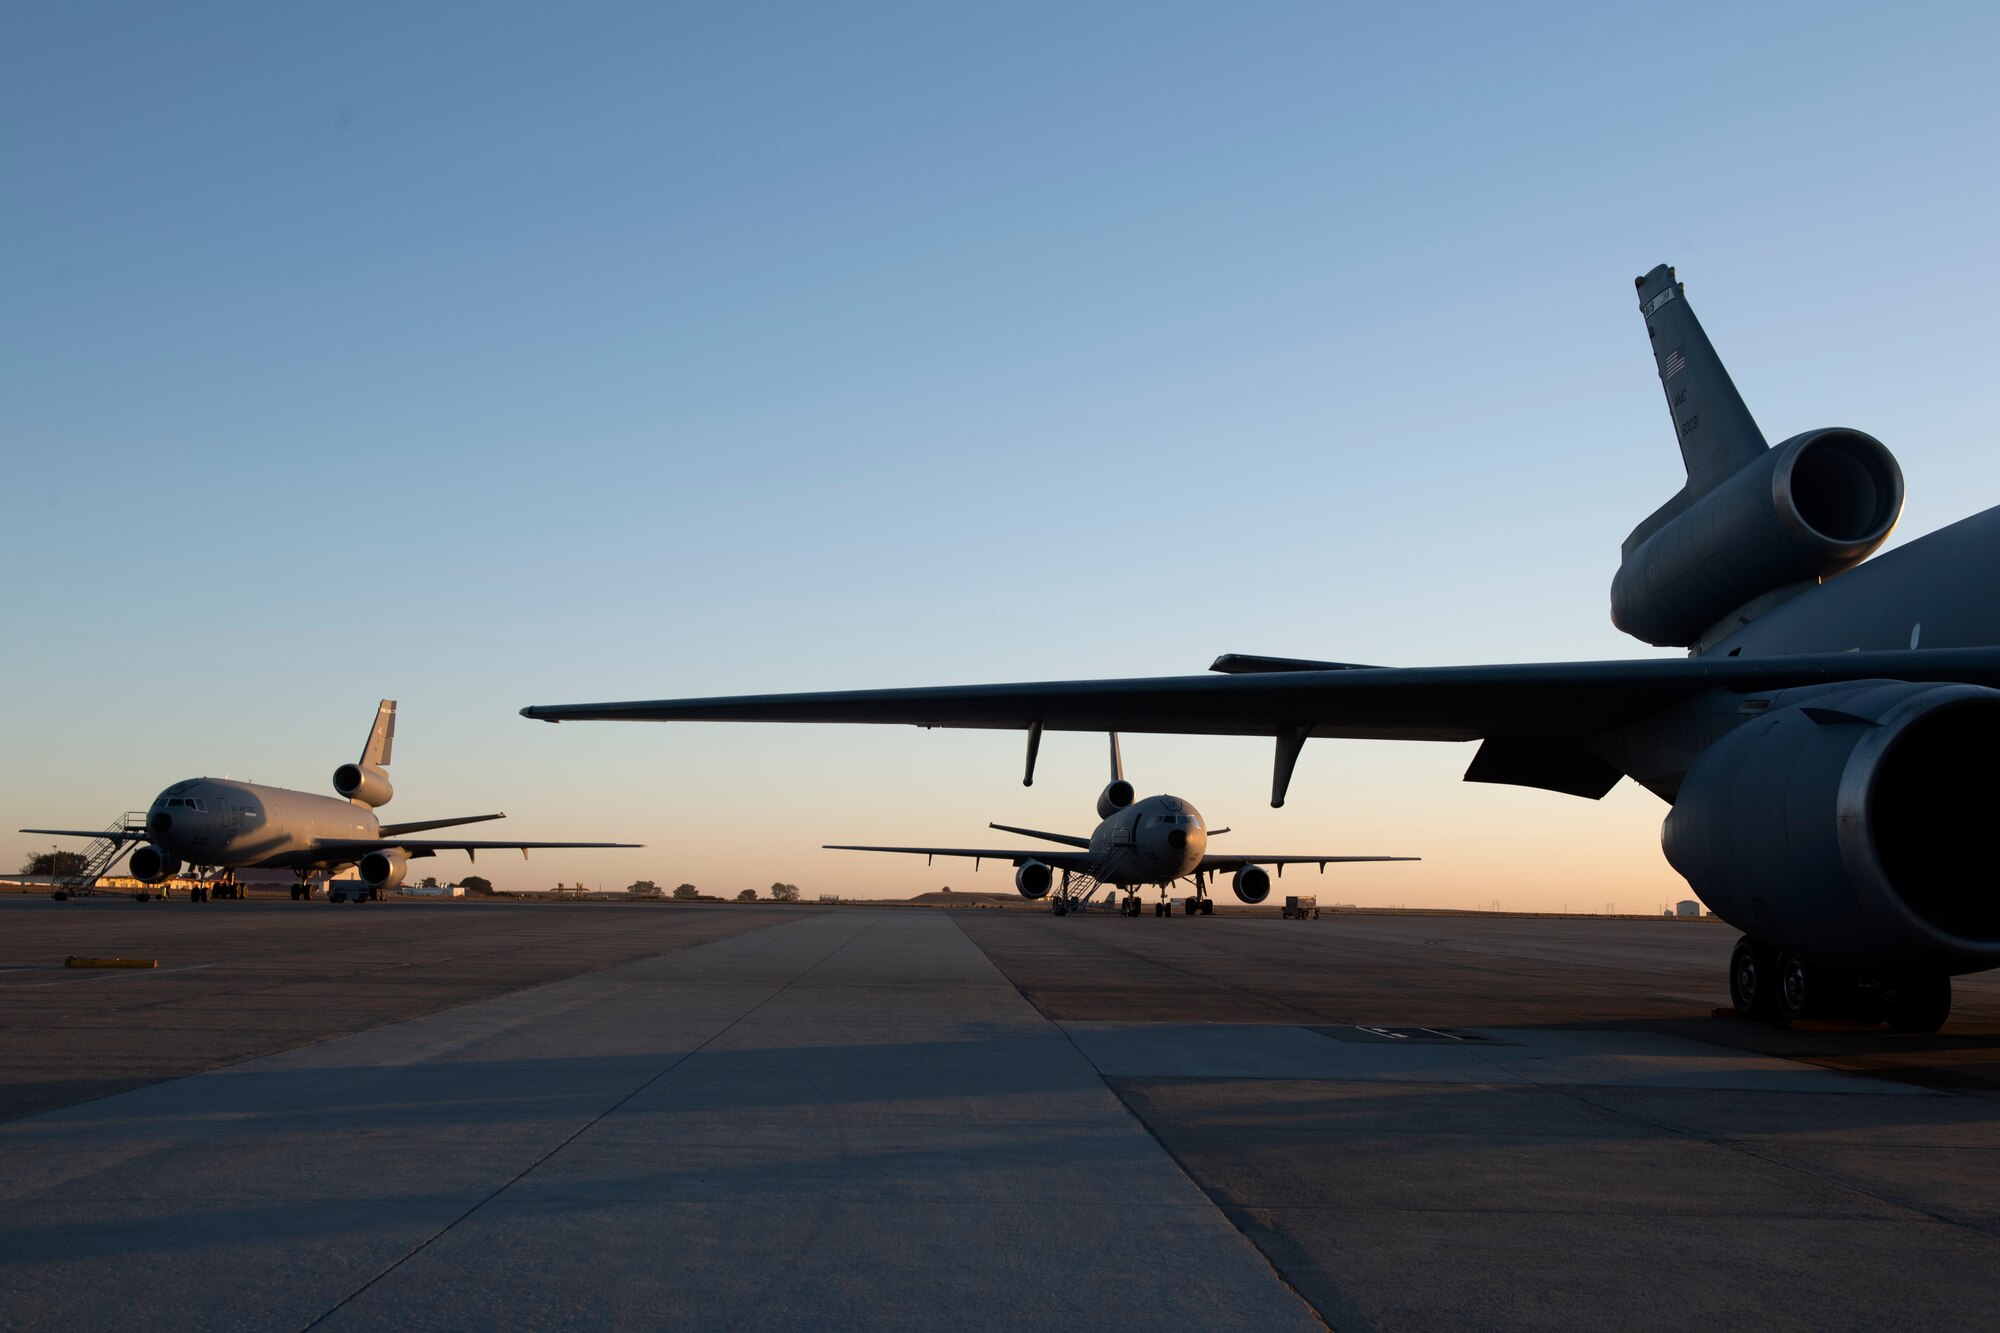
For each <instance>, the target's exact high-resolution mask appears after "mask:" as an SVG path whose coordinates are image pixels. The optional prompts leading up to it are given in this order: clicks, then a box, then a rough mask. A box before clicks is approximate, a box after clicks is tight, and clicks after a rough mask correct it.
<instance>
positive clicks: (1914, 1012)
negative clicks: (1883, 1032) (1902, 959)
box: [1886, 973, 1951, 1032]
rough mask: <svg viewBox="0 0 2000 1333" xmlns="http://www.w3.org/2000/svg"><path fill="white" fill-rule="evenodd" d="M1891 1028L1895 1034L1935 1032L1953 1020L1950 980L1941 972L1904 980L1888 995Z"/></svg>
mask: <svg viewBox="0 0 2000 1333" xmlns="http://www.w3.org/2000/svg"><path fill="white" fill-rule="evenodd" d="M1886 1007H1887V1009H1888V1018H1889V1027H1890V1028H1891V1029H1892V1030H1894V1031H1896V1032H1936V1031H1937V1030H1938V1029H1939V1028H1941V1027H1943V1026H1944V1021H1945V1020H1946V1019H1947V1018H1950V1017H1951V978H1950V977H1948V976H1945V975H1943V974H1942V973H1940V974H1938V975H1935V976H1928V977H1904V978H1902V979H1901V980H1899V981H1897V982H1896V983H1895V986H1894V988H1893V989H1892V990H1891V991H1890V993H1889V1003H1888V1005H1887V1006H1886Z"/></svg>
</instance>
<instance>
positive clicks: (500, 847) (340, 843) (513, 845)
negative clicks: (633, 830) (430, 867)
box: [313, 838, 645, 858]
mask: <svg viewBox="0 0 2000 1333" xmlns="http://www.w3.org/2000/svg"><path fill="white" fill-rule="evenodd" d="M643 846H645V844H644V843H641V842H483V841H479V840H468V839H465V838H441V839H436V840H431V839H426V838H316V839H314V841H313V850H315V851H321V852H330V853H336V854H339V855H343V856H352V857H356V858H359V857H363V856H366V855H368V853H370V852H387V851H400V852H403V853H404V854H406V855H409V856H436V855H437V854H438V853H439V852H464V853H465V854H466V856H467V857H473V856H474V854H475V853H478V852H492V851H501V852H519V853H520V854H521V855H522V856H524V857H525V856H526V855H527V854H528V851H529V849H530V848H533V849H536V850H540V849H544V848H550V847H643Z"/></svg>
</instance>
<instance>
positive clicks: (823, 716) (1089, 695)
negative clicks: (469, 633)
mask: <svg viewBox="0 0 2000 1333" xmlns="http://www.w3.org/2000/svg"><path fill="white" fill-rule="evenodd" d="M1878 679H1889V680H1914V681H1954V682H1965V683H1968V684H1975V685H1990V686H2000V648H1993V647H1983V648H1935V649H1904V650H1897V651H1890V652H1866V653H1863V652H1852V653H1811V654H1796V655H1788V656H1770V657H1720V658H1717V657H1674V658H1638V659H1630V660H1623V661H1610V662H1539V663H1525V664H1514V665H1498V666H1455V667H1344V666H1343V667H1338V668H1336V669H1331V670H1313V671H1248V672H1241V673H1236V674H1222V675H1207V676H1160V677H1150V678H1141V679H1133V680H1073V681H1045V682H1038V683H1030V684H1018V685H944V686H929V687H923V688H916V689H890V690H843V691H835V692H830V693H823V694H751V695H738V696H736V697H733V698H714V699H657V700H651V701H641V702H630V703H593V704H541V705H536V706H533V707H529V708H523V709H522V710H521V713H522V715H523V716H524V717H532V718H538V719H540V720H542V721H544V722H566V721H585V720H608V721H637V722H900V723H908V724H910V725H912V726H919V727H972V728H987V729H1014V728H1018V729H1026V730H1029V734H1030V737H1031V738H1034V737H1038V736H1039V735H1040V732H1041V731H1042V730H1056V731H1145V732H1164V733H1179V734H1187V735H1210V736H1272V737H1275V738H1276V739H1277V742H1278V757H1277V765H1276V771H1275V773H1274V775H1273V779H1272V793H1271V803H1272V804H1273V805H1282V804H1283V803H1284V793H1285V787H1286V785H1287V784H1288V783H1289V781H1290V778H1291V770H1292V764H1293V762H1294V761H1296V760H1297V758H1298V752H1299V747H1301V746H1302V745H1304V743H1305V741H1306V738H1307V737H1310V736H1340V737H1355V738H1361V739H1376V740H1409V741H1470V740H1485V741H1487V746H1486V747H1485V748H1483V749H1482V750H1481V751H1480V754H1479V756H1478V757H1477V758H1475V759H1474V761H1473V764H1472V767H1471V768H1470V769H1468V770H1467V772H1466V778H1467V779H1468V780H1469V781H1474V782H1500V783H1511V784H1514V785H1519V786H1529V787H1543V788H1547V789H1548V790H1551V791H1560V792H1567V793H1569V794H1571V795H1575V796H1585V797H1590V798H1592V799H1595V798H1597V797H1600V796H1603V795H1604V794H1605V793H1606V792H1608V791H1610V790H1611V788H1612V787H1613V786H1614V785H1616V783H1617V782H1618V779H1619V776H1620V774H1619V773H1618V771H1617V770H1616V769H1614V768H1612V767H1611V766H1610V765H1609V764H1607V763H1605V762H1604V760H1603V759H1601V758H1599V757H1598V756H1597V755H1595V754H1593V753H1591V752H1590V751H1589V750H1587V749H1586V748H1585V747H1583V746H1582V745H1580V744H1578V743H1577V742H1579V741H1581V740H1583V739H1584V738H1587V737H1591V736H1595V735H1598V734H1600V733H1603V732H1606V731H1610V730H1612V729H1613V728H1616V727H1619V726H1623V725H1626V724H1628V723H1632V722H1636V721H1639V720H1640V719H1642V718H1646V717H1649V716H1651V715H1653V714H1655V713H1658V712H1661V711H1662V710H1664V709H1667V708H1670V707H1672V706H1673V705H1675V704H1678V703H1680V702H1682V701H1684V700H1687V699H1690V698H1693V697H1694V696H1696V695H1698V694H1701V693H1703V692H1704V691H1707V690H1711V689H1724V690H1735V691H1742V692H1751V691H1757V690H1778V689H1786V688H1790V687H1793V686H1800V685H1822V684H1833V683H1837V682H1840V681H1849V680H1878Z"/></svg>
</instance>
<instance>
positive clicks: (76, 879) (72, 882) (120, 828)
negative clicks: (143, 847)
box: [54, 810, 146, 898]
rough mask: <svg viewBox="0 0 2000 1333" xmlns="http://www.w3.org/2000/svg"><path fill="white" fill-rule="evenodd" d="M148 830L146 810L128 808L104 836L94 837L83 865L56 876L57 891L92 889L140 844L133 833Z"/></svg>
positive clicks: (75, 894)
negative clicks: (122, 857) (119, 860)
mask: <svg viewBox="0 0 2000 1333" xmlns="http://www.w3.org/2000/svg"><path fill="white" fill-rule="evenodd" d="M145 831H146V812H145V811H144V810H127V811H126V812H125V813H124V814H122V815H120V816H118V822H117V823H115V824H112V825H111V826H110V827H109V828H107V829H105V830H104V836H103V837H101V838H97V839H94V840H93V841H92V842H90V843H89V845H87V846H86V847H85V848H84V849H83V852H82V855H83V865H82V867H81V868H79V869H77V870H75V871H73V872H71V873H70V874H67V875H57V876H55V877H54V882H55V886H56V889H57V891H58V892H61V893H67V894H69V895H70V896H71V897H72V898H74V897H79V896H81V895H82V894H86V893H90V892H92V891H93V889H94V887H95V886H96V884H97V881H98V880H100V879H102V878H104V875H105V874H106V872H108V871H109V870H110V869H111V867H112V866H114V865H116V864H118V858H120V857H121V856H123V855H125V853H126V852H129V851H131V850H132V849H133V848H134V847H136V846H138V845H139V844H138V843H137V842H135V841H133V839H132V837H131V835H132V834H134V833H144V832H145Z"/></svg>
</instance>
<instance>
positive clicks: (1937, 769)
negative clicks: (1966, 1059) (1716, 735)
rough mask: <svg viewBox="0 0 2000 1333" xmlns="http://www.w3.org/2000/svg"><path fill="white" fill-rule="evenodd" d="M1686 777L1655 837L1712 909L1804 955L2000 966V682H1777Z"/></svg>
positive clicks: (1869, 963)
mask: <svg viewBox="0 0 2000 1333" xmlns="http://www.w3.org/2000/svg"><path fill="white" fill-rule="evenodd" d="M1771 703H1772V707H1771V711H1770V712H1769V713H1767V714H1765V715H1764V716H1763V717H1760V718H1758V719H1757V720H1755V721H1753V722H1748V723H1745V724H1744V725H1742V726H1740V727H1738V728H1737V729H1736V730H1735V731H1733V732H1731V733H1729V734H1728V735H1727V736H1724V737H1723V738H1722V739H1721V740H1719V741H1717V742H1716V743H1715V744H1714V745H1712V746H1710V747H1709V748H1708V750H1707V751H1705V752H1704V753H1703V754H1702V755H1701V757H1700V758H1699V759H1697V760H1696V761H1695V763H1694V765H1693V767H1691V768H1690V769H1689V770H1688V774H1687V777H1686V778H1685V779H1684V780H1683V781H1682V783H1681V788H1680V794H1679V797H1678V799H1677V800H1676V801H1675V803H1674V808H1673V810H1672V812H1671V813H1669V814H1668V816H1667V822H1666V827H1665V829H1664V831H1663V834H1662V842H1663V844H1664V846H1665V850H1666V854H1667V859H1668V860H1669V861H1670V862H1672V863H1673V867H1674V869H1676V870H1678V871H1680V873H1681V874H1682V875H1683V876H1684V877H1686V879H1687V882H1688V884H1689V885H1690V886H1692V887H1693V889H1694V891H1695V892H1696V893H1697V894H1698V895H1700V897H1701V899H1702V901H1703V902H1705V903H1707V904H1708V905H1709V907H1710V908H1712V909H1713V910H1714V912H1715V914H1716V915H1717V916H1719V917H1721V918H1722V919H1723V920H1725V921H1727V922H1729V923H1730V924H1731V925H1733V926H1736V927H1737V928H1739V929H1741V930H1743V931H1744V932H1745V933H1747V934H1749V935H1752V936H1754V937H1756V938H1757V939H1760V940H1762V941H1764V942H1765V943H1767V944H1769V945H1771V946H1773V947H1775V948H1777V949H1779V950H1781V951H1783V952H1786V953H1792V954H1796V955H1798V956H1799V957H1800V958H1801V959H1803V960H1804V961H1806V962H1807V963H1820V964H1824V965H1826V966H1829V967H1842V968H1850V969H1853V970H1856V971H1861V972H1872V973H1884V974H1893V973H1894V972H1896V971H1897V970H1899V969H1909V970H1912V971H1915V970H1923V971H1947V972H1971V971H1977V970H1979V969H1982V968H1989V967H1994V966H2000V895H1996V894H1995V893H1994V892H1993V859H1992V843H1991V840H1990V836H1989V830H1990V828H1991V825H1990V823H1989V821H1990V819H1991V818H1992V811H1993V809H1994V806H1995V798H1996V797H2000V771H1996V769H1995V768H1994V765H1993V755H1994V753H1995V752H1996V749H2000V691H1996V690H1990V689H1986V688H1983V687H1981V686H1976V685H1932V684H1923V683H1916V682H1910V681H1865V682H1860V683H1858V684H1854V685H1840V686H1813V687H1809V688H1805V689H1797V690H1787V691H1782V692H1780V693H1779V694H1778V695H1776V696H1775V697H1774V698H1773V699H1772V701H1771Z"/></svg>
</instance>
